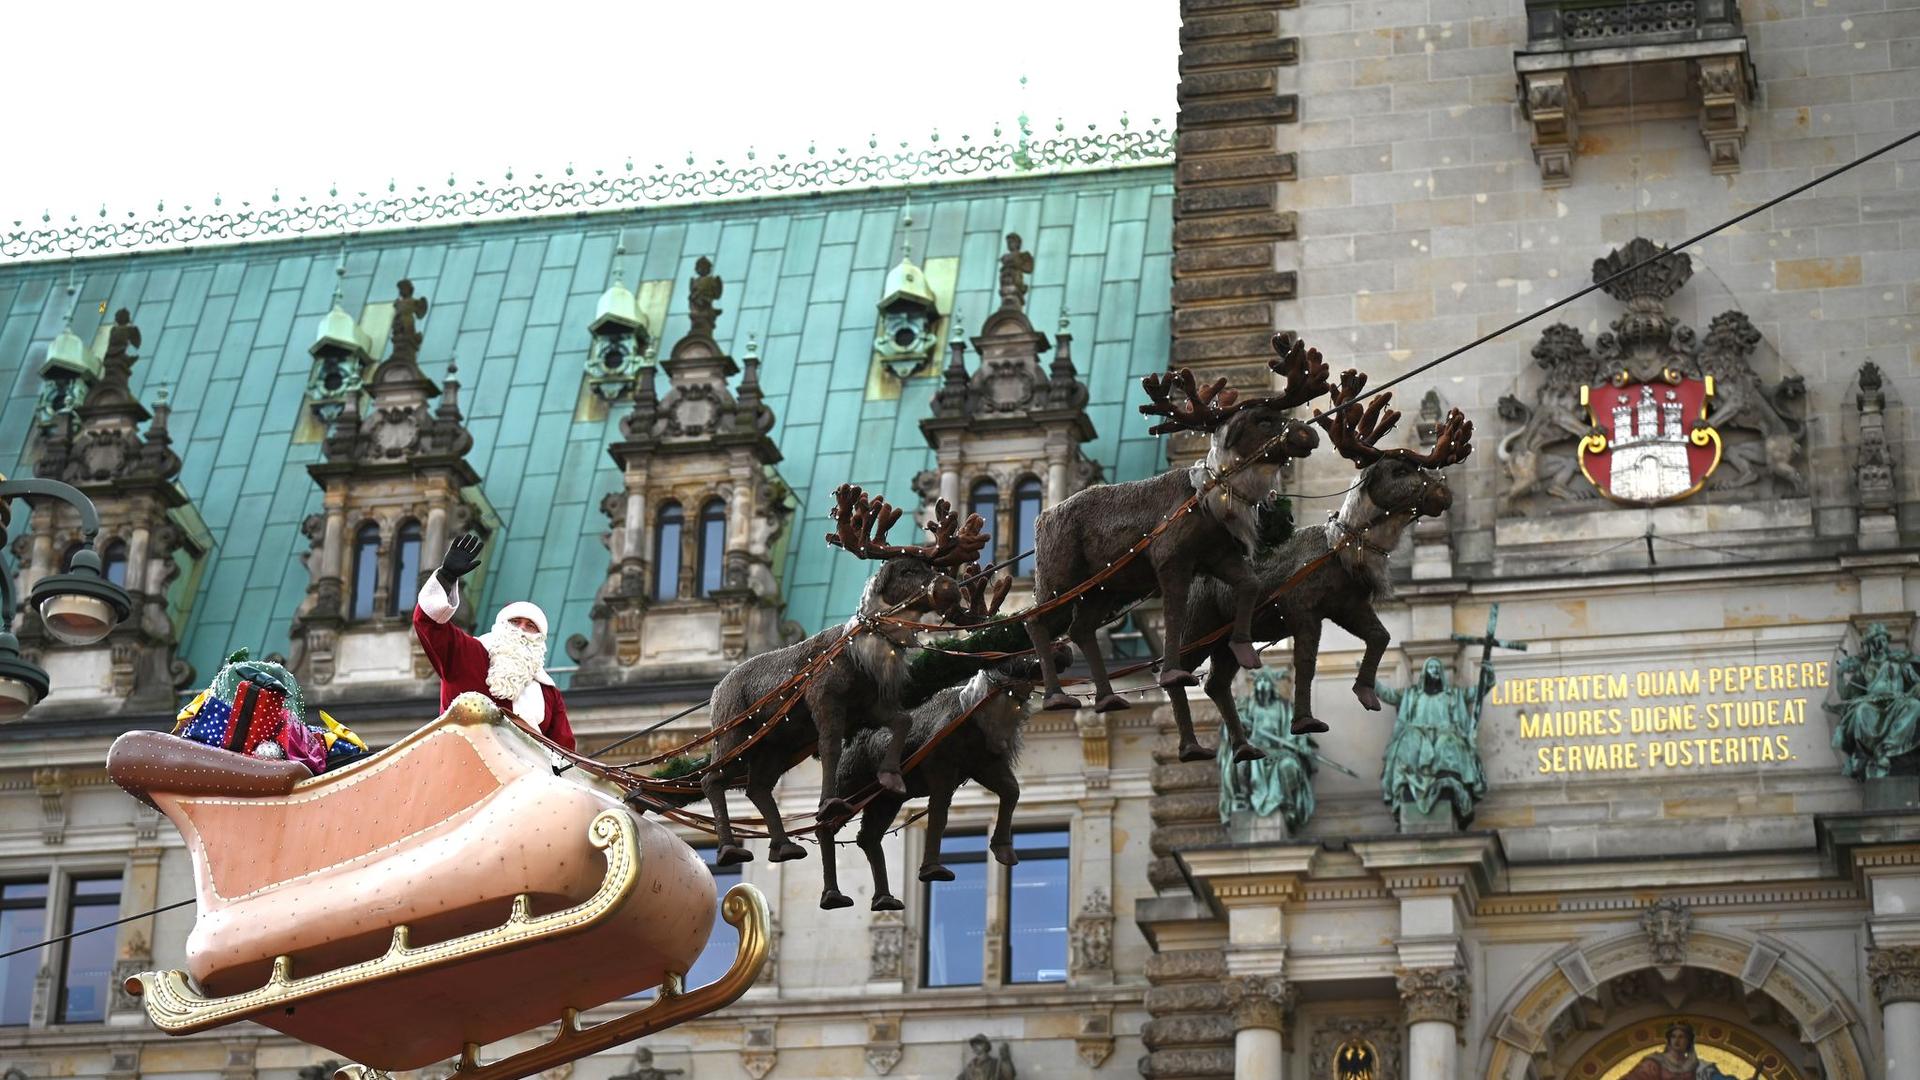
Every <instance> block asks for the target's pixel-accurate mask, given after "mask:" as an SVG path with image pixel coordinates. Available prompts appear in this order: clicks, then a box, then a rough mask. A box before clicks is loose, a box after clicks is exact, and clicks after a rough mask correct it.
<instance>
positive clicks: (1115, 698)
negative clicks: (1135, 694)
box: [1093, 694, 1133, 712]
mask: <svg viewBox="0 0 1920 1080" xmlns="http://www.w3.org/2000/svg"><path fill="white" fill-rule="evenodd" d="M1131 708H1133V703H1132V702H1130V701H1128V700H1127V699H1126V698H1123V697H1121V696H1120V695H1119V694H1108V695H1107V696H1106V697H1103V698H1101V699H1100V704H1098V705H1095V706H1094V707H1093V711H1094V712H1119V711H1120V710H1121V709H1131Z"/></svg>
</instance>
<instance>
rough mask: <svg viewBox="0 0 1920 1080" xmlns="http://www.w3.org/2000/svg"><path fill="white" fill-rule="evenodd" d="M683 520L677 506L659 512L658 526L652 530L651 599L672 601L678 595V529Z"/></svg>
mask: <svg viewBox="0 0 1920 1080" xmlns="http://www.w3.org/2000/svg"><path fill="white" fill-rule="evenodd" d="M684 520H685V518H684V517H683V516H682V515H681V513H680V508H679V507H677V506H668V507H665V508H663V509H662V510H661V511H660V525H659V527H658V528H657V529H655V530H654V542H653V598H654V599H655V600H672V599H674V598H676V597H678V596H679V595H680V529H681V526H682V523H683V522H684Z"/></svg>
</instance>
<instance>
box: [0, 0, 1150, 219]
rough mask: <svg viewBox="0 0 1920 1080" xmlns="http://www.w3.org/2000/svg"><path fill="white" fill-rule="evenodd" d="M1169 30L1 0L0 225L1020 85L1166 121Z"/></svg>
mask: <svg viewBox="0 0 1920 1080" xmlns="http://www.w3.org/2000/svg"><path fill="white" fill-rule="evenodd" d="M1178 31H1179V16H1178V6H1177V5H1176V4H1175V3H1173V0H1103V2H1100V3H1091V2H1088V0H1024V2H1023V0H966V2H965V3H960V4H943V3H919V4H915V3H899V2H894V3H883V2H872V0H816V2H795V0H789V2H784V3H780V2H765V0H750V2H741V0H726V2H715V0H708V2H705V3H677V2H674V3H669V2H655V0H644V2H642V0H636V2H630V3H625V4H615V3H599V4H590V5H589V4H575V3H571V2H567V0H534V2H527V0H515V2H506V3H468V4H459V5H453V4H420V5H391V4H373V3H357V2H348V3H326V4H315V3H294V2H288V0H266V2H256V3H253V4H245V5H243V4H226V3H198V4H157V3H151V2H145V3H139V4H132V3H124V4H123V3H112V2H108V3H89V4H78V5H75V4H28V3H9V4H5V5H0V40H4V41H7V42H8V43H9V44H10V47H9V48H8V49H7V59H6V62H5V63H4V64H0V101H4V102H6V104H5V106H4V107H0V146H4V147H5V148H6V154H5V158H6V160H7V161H8V162H9V167H8V168H6V169H5V170H3V171H0V229H3V228H10V227H12V223H13V221H14V220H16V219H20V220H23V221H25V222H27V223H29V224H36V223H37V219H38V218H39V217H40V215H41V213H42V212H43V211H52V212H53V214H54V220H55V222H56V223H65V221H66V218H67V215H69V214H76V213H77V214H79V215H80V218H81V222H82V223H88V222H92V221H98V220H99V218H98V216H97V215H98V212H99V209H100V207H101V205H102V204H103V203H104V204H105V205H106V206H107V208H108V210H109V212H110V214H111V217H112V218H114V219H117V220H123V221H124V220H126V215H127V212H128V211H133V212H135V213H136V214H137V215H138V216H140V217H142V218H145V217H150V216H153V215H154V212H155V206H156V204H157V203H159V202H160V200H162V199H164V200H165V201H166V209H167V212H168V213H169V214H173V213H178V212H179V210H180V208H181V207H182V206H183V205H185V204H192V205H193V207H194V209H195V210H199V209H201V208H203V207H206V206H208V205H209V204H210V203H211V201H212V198H213V196H214V195H215V194H216V193H217V194H219V195H221V196H222V198H223V205H222V209H225V210H234V209H238V208H239V206H240V203H241V201H242V200H250V201H252V202H253V203H254V205H256V206H258V205H262V204H263V203H264V202H265V200H266V199H267V197H268V196H269V195H270V194H271V193H272V192H273V191H274V189H275V188H278V189H279V191H280V193H281V194H282V196H283V197H284V198H288V199H291V198H293V197H295V196H299V195H306V196H309V197H314V198H316V199H317V198H319V197H321V196H324V195H325V194H326V192H327V189H328V187H329V185H330V184H333V183H336V182H337V183H338V184H339V186H340V188H341V194H342V195H351V193H352V192H354V191H369V192H371V191H375V190H379V191H382V192H384V190H385V187H386V184H387V181H388V179H389V178H392V179H394V180H397V181H398V183H399V184H400V185H401V190H402V191H408V190H410V189H411V188H412V187H413V186H414V185H428V186H429V187H430V188H436V189H438V190H445V183H446V179H447V176H448V174H449V173H451V174H452V175H453V176H455V177H456V178H457V179H458V180H459V181H460V183H461V186H463V187H465V186H468V185H469V184H471V183H472V182H474V181H476V180H479V181H492V182H499V181H500V179H501V176H502V174H503V173H504V172H505V170H506V168H507V167H508V166H511V167H512V168H513V169H514V175H515V178H516V179H530V178H531V177H532V174H533V173H535V172H546V173H547V174H548V175H555V174H557V173H558V172H559V171H560V170H561V169H563V168H564V167H565V166H566V165H567V164H568V163H569V162H571V163H572V164H573V165H574V166H575V167H576V169H577V170H585V171H587V172H588V173H589V174H590V173H591V170H593V169H595V168H604V169H608V170H615V169H620V168H622V167H623V165H624V163H625V162H626V161H627V160H628V159H629V158H631V159H632V160H633V162H634V165H635V167H636V168H637V169H644V168H650V167H652V166H653V165H655V164H660V163H665V164H667V165H670V166H674V167H678V166H679V165H680V164H681V163H682V162H683V161H684V159H685V156H686V154H687V153H688V151H692V152H693V153H695V154H696V155H697V156H698V157H699V159H700V161H701V163H702V164H703V165H705V164H709V163H710V162H711V160H712V159H713V158H716V157H719V158H726V159H728V160H729V161H737V160H742V153H743V151H745V150H746V149H747V148H748V147H749V146H752V147H755V148H756V149H758V150H759V151H761V152H762V154H763V155H767V156H770V155H771V154H772V153H773V152H774V151H779V150H786V151H790V152H796V153H797V152H800V151H804V149H805V148H806V145H807V142H808V140H809V139H818V140H819V144H820V146H821V148H822V149H823V150H824V149H827V148H830V147H836V146H848V147H853V146H864V145H865V140H866V138H867V136H868V134H869V133H870V132H871V133H876V134H877V135H878V136H879V137H880V139H881V140H882V142H881V145H882V147H883V148H884V147H889V146H897V144H898V142H899V141H900V140H901V139H907V140H909V141H911V142H913V143H914V144H915V145H916V146H919V145H924V144H925V143H926V141H927V136H928V134H930V133H931V132H932V131H933V130H934V129H935V128H938V130H939V131H940V133H941V136H942V139H943V141H944V140H945V139H950V138H953V137H954V136H957V135H958V134H960V133H962V132H967V133H970V134H972V135H973V136H974V137H975V138H976V139H979V138H984V137H986V136H988V135H989V134H990V133H991V130H992V127H993V124H994V123H995V121H999V122H1001V123H1003V124H1005V125H1006V126H1007V129H1008V130H1009V131H1011V130H1012V126H1013V120H1014V117H1015V116H1016V115H1018V114H1019V113H1020V111H1021V110H1022V109H1023V108H1024V109H1025V110H1026V112H1027V113H1028V115H1029V116H1030V117H1031V118H1032V120H1033V123H1034V127H1035V129H1036V131H1037V132H1039V133H1042V134H1051V133H1052V130H1053V122H1054V118H1055V117H1056V116H1059V117H1062V118H1064V119H1065V120H1066V122H1067V124H1068V126H1069V130H1070V131H1073V130H1078V131H1084V130H1085V127H1086V125H1087V124H1088V123H1098V124H1100V125H1101V126H1102V127H1103V128H1111V127H1113V126H1115V125H1116V123H1117V121H1118V118H1119V117H1120V115H1121V113H1122V112H1123V111H1124V112H1126V113H1128V114H1129V116H1130V118H1131V120H1132V121H1133V123H1134V124H1135V125H1137V126H1145V125H1147V124H1148V123H1149V122H1150V120H1151V119H1152V118H1153V117H1159V118H1160V119H1161V120H1162V122H1163V123H1166V124H1169V125H1170V124H1171V123H1172V121H1173V110H1174V84H1175V81H1176V78H1177V72H1176V63H1177V57H1178V41H1177V35H1178ZM1022 75H1025V76H1027V78H1028V83H1027V86H1026V87H1025V88H1024V90H1023V89H1022V88H1021V86H1020V77H1021V76H1022Z"/></svg>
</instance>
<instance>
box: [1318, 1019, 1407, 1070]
mask: <svg viewBox="0 0 1920 1080" xmlns="http://www.w3.org/2000/svg"><path fill="white" fill-rule="evenodd" d="M1312 1030H1313V1034H1312V1036H1311V1037H1310V1039H1309V1043H1308V1048H1307V1075H1308V1076H1311V1077H1313V1078H1314V1080H1322V1078H1324V1080H1341V1076H1342V1074H1341V1073H1340V1071H1339V1068H1338V1065H1339V1061H1340V1058H1341V1057H1342V1056H1343V1055H1349V1056H1350V1055H1352V1054H1354V1053H1360V1054H1368V1053H1370V1054H1371V1055H1372V1057H1373V1060H1374V1069H1373V1080H1402V1077H1404V1076H1405V1075H1406V1074H1405V1073H1403V1072H1402V1071H1401V1067H1400V1042H1401V1033H1400V1025H1399V1024H1397V1023H1395V1022H1394V1021H1393V1020H1391V1019H1388V1018H1386V1017H1330V1016H1329V1017H1319V1018H1316V1019H1315V1020H1314V1021H1312Z"/></svg>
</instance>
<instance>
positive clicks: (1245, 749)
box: [1233, 742, 1267, 761]
mask: <svg viewBox="0 0 1920 1080" xmlns="http://www.w3.org/2000/svg"><path fill="white" fill-rule="evenodd" d="M1266 756H1267V752H1266V751H1265V750H1262V749H1260V748H1259V747H1257V746H1255V745H1253V744H1252V743H1244V742H1243V743H1241V744H1240V745H1239V746H1236V747H1234V748H1233V760H1235V761H1260V760H1263V759H1265V758H1266Z"/></svg>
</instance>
